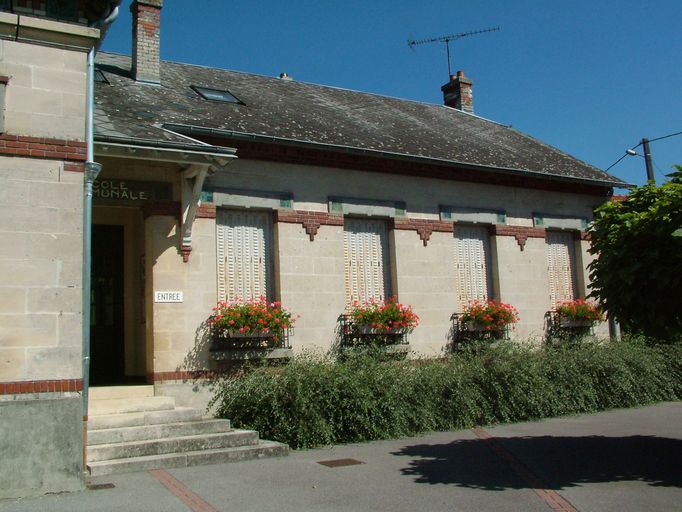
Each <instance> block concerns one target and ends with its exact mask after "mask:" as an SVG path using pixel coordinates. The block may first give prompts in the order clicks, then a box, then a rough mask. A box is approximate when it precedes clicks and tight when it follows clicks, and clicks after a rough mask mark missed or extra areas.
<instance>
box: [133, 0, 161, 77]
mask: <svg viewBox="0 0 682 512" xmlns="http://www.w3.org/2000/svg"><path fill="white" fill-rule="evenodd" d="M162 7H163V0H133V3H131V4H130V12H131V13H132V14H133V62H132V69H131V73H132V75H133V78H134V79H135V80H136V81H138V82H148V83H152V84H158V83H160V82H161V77H160V73H159V61H160V54H159V47H160V32H161V8H162Z"/></svg>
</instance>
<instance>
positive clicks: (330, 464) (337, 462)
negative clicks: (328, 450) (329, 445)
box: [318, 459, 364, 468]
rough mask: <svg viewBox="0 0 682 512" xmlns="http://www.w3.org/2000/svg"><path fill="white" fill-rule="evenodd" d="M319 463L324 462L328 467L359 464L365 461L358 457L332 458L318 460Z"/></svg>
mask: <svg viewBox="0 0 682 512" xmlns="http://www.w3.org/2000/svg"><path fill="white" fill-rule="evenodd" d="M318 464H322V465H323V466H327V467H328V468H341V467H343V466H357V465H358V464H364V462H362V461H361V460H357V459H332V460H321V461H318Z"/></svg>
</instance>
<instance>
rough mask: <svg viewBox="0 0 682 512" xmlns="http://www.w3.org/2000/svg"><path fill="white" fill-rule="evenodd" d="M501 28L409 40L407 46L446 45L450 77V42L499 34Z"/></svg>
mask: <svg viewBox="0 0 682 512" xmlns="http://www.w3.org/2000/svg"><path fill="white" fill-rule="evenodd" d="M498 30H500V27H493V28H484V29H482V30H472V31H471V32H462V33H461V34H451V35H449V36H441V37H433V38H431V39H419V40H414V39H408V40H407V46H409V47H410V48H412V49H414V47H415V46H417V45H418V44H426V43H445V48H446V50H447V52H448V76H450V75H452V61H451V60H450V41H456V40H457V39H462V38H463V37H466V36H473V35H476V34H483V33H485V32H497V31H498Z"/></svg>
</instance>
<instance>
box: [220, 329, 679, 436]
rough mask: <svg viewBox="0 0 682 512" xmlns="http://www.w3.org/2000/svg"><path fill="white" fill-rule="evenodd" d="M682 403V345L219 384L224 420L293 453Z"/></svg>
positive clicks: (511, 349)
mask: <svg viewBox="0 0 682 512" xmlns="http://www.w3.org/2000/svg"><path fill="white" fill-rule="evenodd" d="M681 398H682V344H679V343H676V344H669V345H654V346H650V345H647V344H646V343H643V342H641V341H638V340H634V341H632V340H630V341H623V342H611V343H604V344H598V343H582V344H570V345H565V346H546V347H543V348H541V349H537V348H529V347H524V346H520V345H518V344H513V343H503V344H499V345H496V346H476V347H474V348H472V349H470V350H465V351H462V352H460V353H457V354H454V355H451V356H449V357H447V358H442V359H435V360H412V361H409V360H408V361H386V360H385V358H384V359H382V358H377V357H373V355H371V354H358V355H352V356H350V357H346V358H344V359H343V360H342V361H332V360H319V359H314V358H310V357H305V356H303V357H298V358H296V359H295V360H293V361H292V362H291V363H290V364H288V365H286V366H283V367H278V368H266V367H262V368H255V369H253V370H251V371H249V372H247V373H246V374H245V375H242V376H240V377H235V378H230V379H226V380H223V381H222V382H220V383H219V384H218V390H217V393H216V395H215V397H214V404H215V405H216V408H217V413H218V416H220V417H225V418H230V419H231V420H232V422H233V424H234V425H235V426H237V427H241V428H249V429H254V430H258V431H259V432H260V434H261V436H262V437H264V438H267V439H272V440H277V441H281V442H284V443H288V444H289V445H290V446H291V447H292V448H306V447H313V446H319V445H328V444H338V443H350V442H359V441H368V440H374V439H391V438H398V437H405V436H411V435H415V434H418V433H421V432H428V431H445V430H457V429H462V428H469V427H472V426H474V425H492V424H496V423H508V422H518V421H525V420H534V419H539V418H546V417H553V416H561V415H569V414H578V413H589V412H596V411H602V410H606V409H612V408H623V407H634V406H641V405H645V404H650V403H653V402H658V401H665V400H676V399H681Z"/></svg>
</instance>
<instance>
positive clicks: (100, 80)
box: [95, 69, 109, 84]
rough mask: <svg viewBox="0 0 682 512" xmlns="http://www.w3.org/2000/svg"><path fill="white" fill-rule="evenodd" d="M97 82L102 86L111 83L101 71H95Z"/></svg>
mask: <svg viewBox="0 0 682 512" xmlns="http://www.w3.org/2000/svg"><path fill="white" fill-rule="evenodd" d="M95 82H98V83H101V84H108V83H109V80H107V77H106V76H104V73H102V70H101V69H96V70H95Z"/></svg>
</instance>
